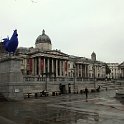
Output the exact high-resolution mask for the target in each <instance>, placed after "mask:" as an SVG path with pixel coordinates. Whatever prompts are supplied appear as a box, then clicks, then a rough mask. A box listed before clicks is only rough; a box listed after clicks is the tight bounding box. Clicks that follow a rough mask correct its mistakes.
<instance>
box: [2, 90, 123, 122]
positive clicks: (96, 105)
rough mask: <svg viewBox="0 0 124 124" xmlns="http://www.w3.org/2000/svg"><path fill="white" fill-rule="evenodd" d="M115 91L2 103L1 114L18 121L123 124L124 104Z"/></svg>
mask: <svg viewBox="0 0 124 124" xmlns="http://www.w3.org/2000/svg"><path fill="white" fill-rule="evenodd" d="M114 96H115V90H110V91H101V92H99V93H90V94H89V95H88V102H86V100H85V94H65V95H60V96H48V97H38V98H37V99H34V98H27V99H25V100H24V101H22V102H0V116H2V117H4V118H7V119H9V120H11V121H14V122H16V123H17V124H124V104H123V103H122V102H120V101H119V100H117V99H115V98H114Z"/></svg>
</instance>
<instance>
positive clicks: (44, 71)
mask: <svg viewBox="0 0 124 124" xmlns="http://www.w3.org/2000/svg"><path fill="white" fill-rule="evenodd" d="M45 59H46V58H45V57H44V65H43V73H46V69H45V67H46V63H45Z"/></svg>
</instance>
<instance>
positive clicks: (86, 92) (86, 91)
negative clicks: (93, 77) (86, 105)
mask: <svg viewBox="0 0 124 124" xmlns="http://www.w3.org/2000/svg"><path fill="white" fill-rule="evenodd" d="M85 94H86V102H87V98H88V89H87V87H85Z"/></svg>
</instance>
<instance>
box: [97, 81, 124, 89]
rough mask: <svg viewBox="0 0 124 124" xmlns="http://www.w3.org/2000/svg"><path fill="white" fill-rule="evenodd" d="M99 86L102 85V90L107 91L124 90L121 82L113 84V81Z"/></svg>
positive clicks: (101, 83)
mask: <svg viewBox="0 0 124 124" xmlns="http://www.w3.org/2000/svg"><path fill="white" fill-rule="evenodd" d="M99 85H100V87H101V89H102V90H107V89H124V84H122V83H119V82H112V81H107V82H100V83H99Z"/></svg>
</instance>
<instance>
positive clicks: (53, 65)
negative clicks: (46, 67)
mask: <svg viewBox="0 0 124 124" xmlns="http://www.w3.org/2000/svg"><path fill="white" fill-rule="evenodd" d="M52 73H54V63H53V58H52Z"/></svg>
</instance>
